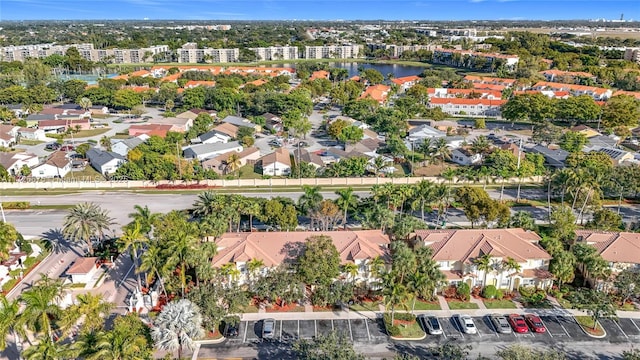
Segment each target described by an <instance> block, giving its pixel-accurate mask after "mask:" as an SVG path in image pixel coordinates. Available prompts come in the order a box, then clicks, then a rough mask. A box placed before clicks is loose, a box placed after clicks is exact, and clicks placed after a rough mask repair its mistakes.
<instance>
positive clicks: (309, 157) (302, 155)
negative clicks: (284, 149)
mask: <svg viewBox="0 0 640 360" xmlns="http://www.w3.org/2000/svg"><path fill="white" fill-rule="evenodd" d="M293 160H294V161H295V162H301V163H303V162H304V163H307V164H311V165H313V167H315V168H316V169H319V168H321V167H323V166H324V162H323V161H322V158H321V157H320V155H318V154H316V153H314V152H311V151H308V150H307V149H295V150H293Z"/></svg>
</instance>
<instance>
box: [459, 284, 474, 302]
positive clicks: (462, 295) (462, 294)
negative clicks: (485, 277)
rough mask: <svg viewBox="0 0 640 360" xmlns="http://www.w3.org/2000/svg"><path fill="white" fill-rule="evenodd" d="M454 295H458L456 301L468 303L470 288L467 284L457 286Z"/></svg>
mask: <svg viewBox="0 0 640 360" xmlns="http://www.w3.org/2000/svg"><path fill="white" fill-rule="evenodd" d="M456 293H457V295H458V299H460V300H462V301H469V299H470V298H471V288H470V287H469V284H467V283H465V282H462V283H460V284H458V288H457V289H456Z"/></svg>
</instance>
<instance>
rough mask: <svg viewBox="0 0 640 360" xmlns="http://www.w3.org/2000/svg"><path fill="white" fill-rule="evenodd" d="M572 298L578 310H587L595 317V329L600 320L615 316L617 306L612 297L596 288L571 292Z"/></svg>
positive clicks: (592, 317)
mask: <svg viewBox="0 0 640 360" xmlns="http://www.w3.org/2000/svg"><path fill="white" fill-rule="evenodd" d="M570 300H571V302H572V303H573V304H574V306H575V308H576V309H578V310H582V311H586V312H587V313H588V314H589V316H590V317H591V319H593V324H594V326H593V329H594V330H595V329H596V327H597V323H598V320H600V319H601V318H603V317H605V316H615V315H616V307H615V305H614V304H613V302H612V301H611V297H610V296H609V295H608V294H607V293H605V292H603V291H598V290H594V289H579V290H576V291H574V292H572V293H571V295H570Z"/></svg>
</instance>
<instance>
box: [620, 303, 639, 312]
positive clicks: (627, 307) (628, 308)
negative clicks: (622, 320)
mask: <svg viewBox="0 0 640 360" xmlns="http://www.w3.org/2000/svg"><path fill="white" fill-rule="evenodd" d="M618 310H622V311H637V310H638V309H637V308H636V307H635V306H634V305H633V304H629V303H626V304H624V305H622V306H618Z"/></svg>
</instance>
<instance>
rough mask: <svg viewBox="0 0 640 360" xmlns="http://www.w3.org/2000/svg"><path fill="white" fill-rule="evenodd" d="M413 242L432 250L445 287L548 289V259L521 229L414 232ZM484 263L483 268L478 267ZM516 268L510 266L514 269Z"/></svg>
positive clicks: (537, 238)
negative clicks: (492, 286)
mask: <svg viewBox="0 0 640 360" xmlns="http://www.w3.org/2000/svg"><path fill="white" fill-rule="evenodd" d="M415 234H416V241H417V242H418V243H421V244H423V245H424V246H428V247H430V248H431V249H432V250H433V260H435V261H437V262H438V264H439V266H440V270H441V271H442V272H443V273H444V275H445V277H446V281H447V283H448V284H451V285H455V284H459V283H462V282H465V283H467V284H469V286H471V287H473V286H486V285H494V286H496V287H497V288H500V289H508V290H513V289H517V288H519V287H520V286H536V287H539V288H543V289H546V288H549V287H551V286H552V284H553V275H552V274H551V273H550V272H549V271H548V269H549V260H551V255H549V253H547V252H546V251H545V250H544V249H543V248H542V247H541V246H540V245H539V241H540V239H541V238H540V236H538V234H536V233H534V232H532V231H528V230H524V229H521V228H514V229H475V230H473V229H472V230H452V229H442V230H417V231H416V232H415ZM482 262H486V267H485V266H483V265H481V263H482ZM515 264H517V266H510V265H515Z"/></svg>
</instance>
